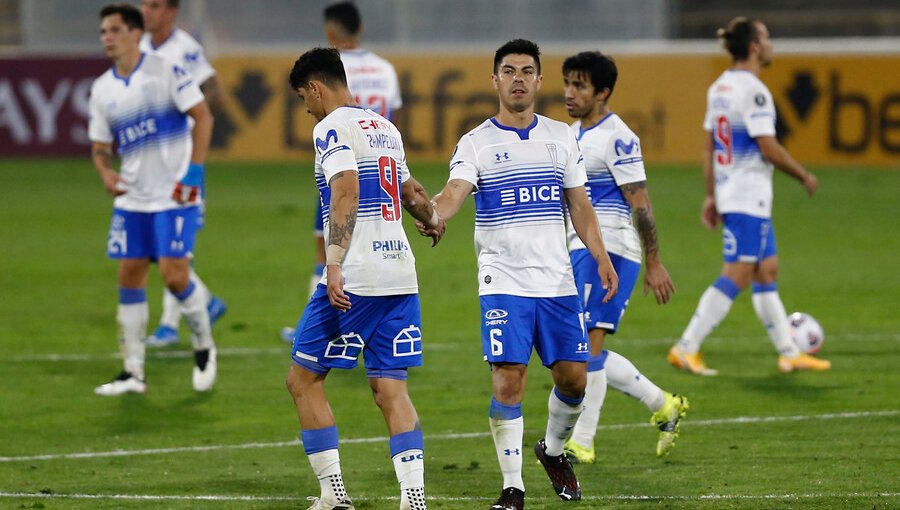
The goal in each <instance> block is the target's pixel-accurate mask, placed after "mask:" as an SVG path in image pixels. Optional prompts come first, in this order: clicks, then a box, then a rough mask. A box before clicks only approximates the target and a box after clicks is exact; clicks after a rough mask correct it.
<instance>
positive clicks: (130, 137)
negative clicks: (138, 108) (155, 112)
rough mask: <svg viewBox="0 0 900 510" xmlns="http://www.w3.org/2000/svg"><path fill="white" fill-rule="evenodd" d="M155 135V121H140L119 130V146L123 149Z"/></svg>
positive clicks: (151, 119) (152, 119) (150, 119)
mask: <svg viewBox="0 0 900 510" xmlns="http://www.w3.org/2000/svg"><path fill="white" fill-rule="evenodd" d="M155 133H156V119H154V118H153V117H151V118H149V119H141V120H139V121H137V122H135V123H134V124H131V125H130V126H125V127H123V128H122V129H120V130H119V133H118V134H119V136H118V138H119V146H120V147H124V146H126V145H128V144H130V143H134V142H136V141H138V140H140V139H142V138H146V137H148V136H150V135H153V134H155Z"/></svg>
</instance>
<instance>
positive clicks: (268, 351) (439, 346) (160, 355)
mask: <svg viewBox="0 0 900 510" xmlns="http://www.w3.org/2000/svg"><path fill="white" fill-rule="evenodd" d="M761 338H765V337H763V336H762V335H753V336H740V337H728V338H724V337H714V336H713V337H709V339H708V340H709V341H713V342H716V341H724V340H728V341H744V340H754V339H761ZM832 338H836V339H844V340H850V341H853V340H881V339H884V340H887V341H890V342H900V333H848V334H843V335H834V336H833V337H829V339H832ZM477 340H478V339H477V338H474V337H473V342H474V341H477ZM677 341H678V338H676V337H671V338H626V339H623V340H622V343H623V344H624V343H629V342H633V343H640V344H661V345H669V344H674V343H675V342H677ZM425 345H426V349H427V350H434V351H452V350H456V349H459V348H460V345H461V344H459V343H449V342H427V343H426V344H425ZM289 352H290V348H289V347H288V345H287V344H284V347H223V348H221V349H219V351H218V355H219V356H226V357H231V356H235V357H239V356H259V355H284V356H287V355H288V353H289ZM120 357H121V356H120V355H119V353H117V352H108V353H99V354H78V353H49V354H25V355H21V356H11V357H9V358H7V359H5V360H4V359H2V358H0V362H7V363H8V362H30V361H60V362H72V361H102V360H109V359H118V358H120ZM147 357H148V358H151V359H153V358H156V359H173V358H179V359H180V358H193V357H194V353H193V351H190V350H188V349H184V350H173V351H170V350H147Z"/></svg>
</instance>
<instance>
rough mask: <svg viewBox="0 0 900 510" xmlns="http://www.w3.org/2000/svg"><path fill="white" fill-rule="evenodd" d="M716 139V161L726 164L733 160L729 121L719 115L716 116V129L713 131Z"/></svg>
mask: <svg viewBox="0 0 900 510" xmlns="http://www.w3.org/2000/svg"><path fill="white" fill-rule="evenodd" d="M714 135H715V137H716V138H715V139H716V148H715V155H716V163H718V164H720V165H722V166H727V165H730V164H731V162H732V160H733V155H732V143H731V123H730V122H728V117H726V116H724V115H719V116H718V117H717V118H716V131H715V133H714Z"/></svg>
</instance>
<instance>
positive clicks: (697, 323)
mask: <svg viewBox="0 0 900 510" xmlns="http://www.w3.org/2000/svg"><path fill="white" fill-rule="evenodd" d="M739 292H740V289H739V288H738V286H737V284H736V283H734V282H733V281H731V280H730V279H729V278H726V277H724V276H720V277H719V278H718V279H717V280H716V281H715V282H714V283H713V284H712V285H711V286H710V287H709V288H707V289H706V292H704V293H703V295H702V296H701V297H700V302H699V303H697V310H696V311H695V312H694V316H693V317H691V321H690V322H689V323H688V325H687V328H685V330H684V333H682V334H681V340H679V341H678V348H679V349H680V350H681V352H683V353H685V354H694V353H696V352H697V351H699V350H700V346H701V345H702V344H703V340H705V339H706V337H707V336H708V335H709V334H710V333H712V331H713V330H714V329H716V326H718V325H719V323H720V322H722V319H724V318H725V316H726V315H728V311H729V310H731V305H732V303H734V298H735V297H737V295H738V293H739Z"/></svg>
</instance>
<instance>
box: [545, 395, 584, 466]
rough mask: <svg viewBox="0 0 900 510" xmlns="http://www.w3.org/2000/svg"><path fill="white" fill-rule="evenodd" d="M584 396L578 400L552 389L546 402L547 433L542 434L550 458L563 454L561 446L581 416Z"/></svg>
mask: <svg viewBox="0 0 900 510" xmlns="http://www.w3.org/2000/svg"><path fill="white" fill-rule="evenodd" d="M583 402H584V395H582V396H581V397H579V398H573V397H567V396H564V395H563V394H561V393H560V392H559V390H558V389H556V386H554V387H553V391H551V392H550V398H549V399H548V401H547V409H548V411H549V412H548V416H547V431H546V433H545V434H544V443H545V444H546V445H547V450H546V453H547V455H548V456H550V457H558V456H560V455H562V453H563V445H564V444H565V443H566V440H568V439H569V437H570V436H571V435H572V429H573V428H574V427H575V423H576V422H577V421H578V417H579V416H581V409H582V403H583Z"/></svg>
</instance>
